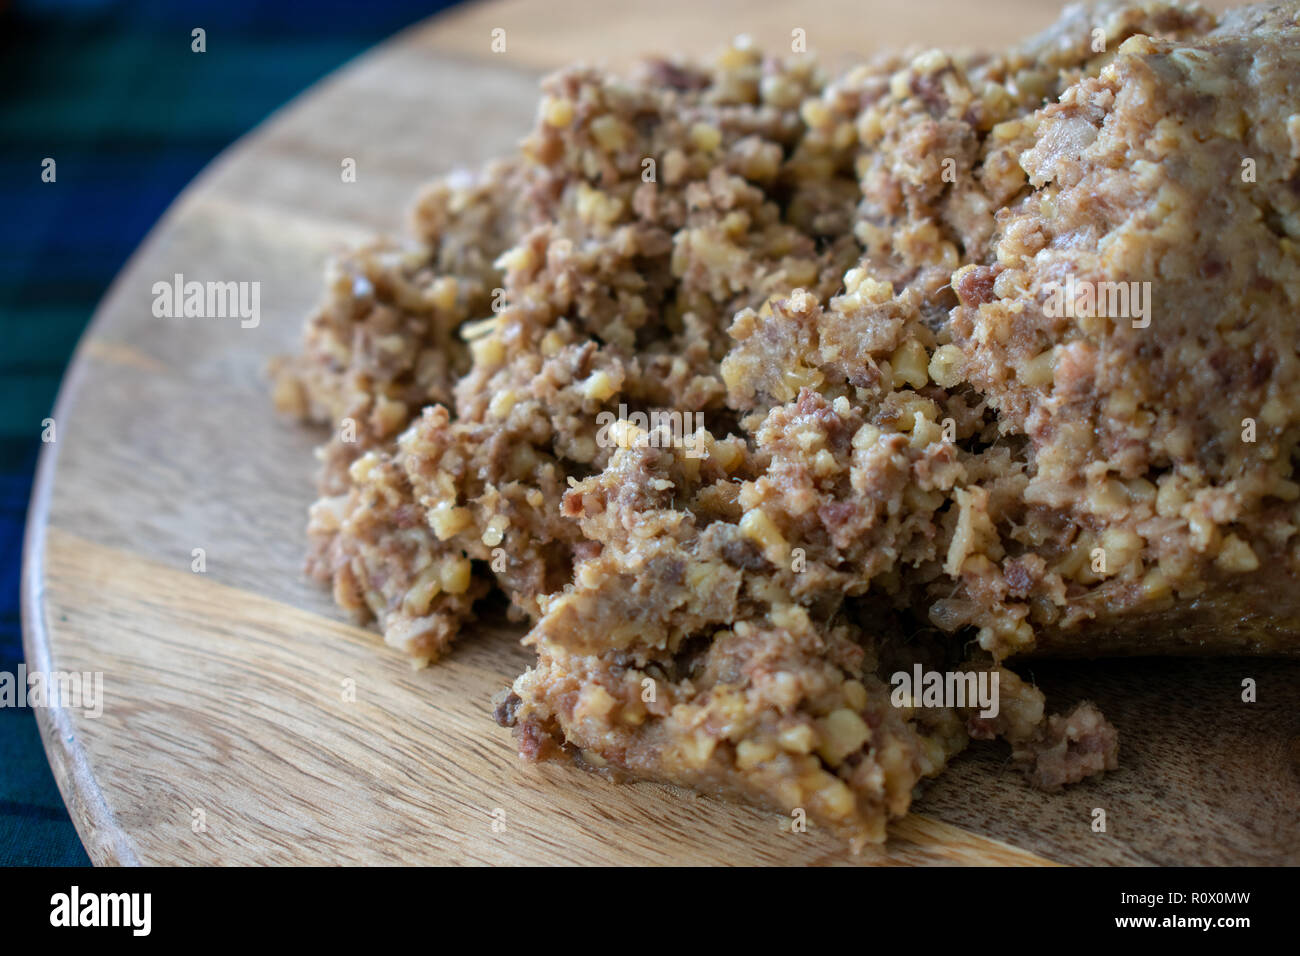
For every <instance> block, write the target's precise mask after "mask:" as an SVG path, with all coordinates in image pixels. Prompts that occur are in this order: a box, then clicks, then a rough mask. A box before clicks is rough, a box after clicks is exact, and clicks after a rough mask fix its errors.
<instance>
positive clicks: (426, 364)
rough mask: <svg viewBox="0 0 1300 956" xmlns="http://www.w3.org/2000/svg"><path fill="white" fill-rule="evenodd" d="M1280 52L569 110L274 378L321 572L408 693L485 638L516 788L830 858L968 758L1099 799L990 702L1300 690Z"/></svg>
mask: <svg viewBox="0 0 1300 956" xmlns="http://www.w3.org/2000/svg"><path fill="white" fill-rule="evenodd" d="M1298 12H1300V6H1298V5H1297V4H1296V3H1286V4H1281V5H1276V6H1258V7H1251V8H1246V9H1239V10H1235V11H1233V12H1231V13H1228V14H1226V15H1224V16H1222V17H1219V18H1216V17H1215V16H1214V15H1212V14H1210V13H1208V12H1206V11H1205V10H1203V9H1201V8H1200V7H1198V6H1191V5H1184V4H1180V3H1163V2H1150V3H1104V4H1101V5H1098V6H1093V7H1090V8H1084V7H1073V8H1070V9H1068V10H1067V11H1066V12H1065V14H1064V16H1063V18H1062V19H1061V20H1060V22H1058V23H1057V24H1056V25H1055V26H1054V27H1053V28H1052V29H1051V30H1049V31H1048V32H1047V33H1045V34H1044V35H1042V36H1039V37H1037V38H1035V39H1032V40H1030V41H1028V42H1026V43H1024V44H1023V45H1020V46H1017V47H1014V48H1012V49H1011V50H1009V51H1007V52H1004V53H999V54H966V53H946V52H942V51H938V50H930V51H925V52H921V53H918V54H912V55H905V56H883V57H878V58H876V59H873V60H871V61H870V62H868V63H866V64H864V65H861V66H857V67H855V68H853V69H851V70H849V71H848V72H847V73H845V74H844V75H842V76H839V77H838V78H835V79H828V78H827V77H826V76H824V75H823V73H822V72H821V70H820V69H819V68H818V67H817V66H816V64H815V63H814V62H813V61H812V60H811V59H810V58H808V57H807V56H806V55H802V56H795V57H792V58H789V59H785V60H782V59H779V58H774V57H765V56H762V55H761V54H760V53H759V52H758V51H757V50H755V49H752V48H751V47H750V46H749V45H748V44H746V43H744V42H738V43H737V44H735V45H733V46H732V47H731V48H729V49H726V50H725V51H723V53H722V54H721V55H720V56H719V57H718V59H717V60H716V62H714V63H713V64H712V65H695V64H691V63H686V62H677V61H667V60H655V61H650V62H647V63H645V64H643V65H642V67H641V68H640V69H639V72H638V73H637V74H636V75H635V76H634V77H633V78H631V79H626V78H621V77H617V76H613V75H609V74H607V73H604V72H600V71H596V70H592V69H583V68H575V69H569V70H565V71H563V72H561V73H559V74H557V75H555V76H552V77H550V78H549V79H547V80H546V81H545V82H544V84H543V91H544V97H543V99H542V103H541V106H540V109H539V111H538V120H537V123H536V126H535V128H534V129H533V131H532V132H531V133H530V134H529V135H528V136H527V138H526V139H525V140H524V141H523V142H522V144H521V146H520V148H519V149H518V151H517V152H516V154H515V155H513V156H511V157H509V158H507V159H506V160H504V161H502V162H500V163H497V164H494V165H490V166H488V167H487V168H486V169H484V170H482V171H480V172H478V173H458V174H455V175H453V176H451V177H449V178H446V179H443V180H441V181H438V182H436V183H435V184H433V185H432V186H430V187H429V188H427V189H426V190H425V191H424V192H423V193H422V194H421V195H420V196H419V198H418V200H417V202H416V204H415V209H414V214H413V216H412V226H411V237H410V238H409V239H408V240H406V241H403V242H393V241H387V240H385V241H377V242H375V243H373V244H371V245H369V246H366V247H363V248H360V249H357V250H355V251H354V252H352V253H350V254H348V255H346V256H344V257H342V258H340V259H339V260H338V261H337V262H335V263H334V264H333V266H332V269H331V273H330V277H329V281H328V286H327V292H326V296H325V299H324V302H323V304H322V305H321V307H320V308H319V309H318V310H317V311H316V312H315V314H313V315H312V316H311V317H310V318H309V320H308V322H307V326H306V333H305V338H304V345H303V350H302V354H301V355H300V356H298V357H296V358H293V359H289V360H285V361H282V362H280V363H279V364H278V366H277V368H276V370H275V394H276V399H277V404H278V405H279V406H281V407H282V408H283V409H285V410H287V411H289V412H292V413H294V414H296V415H298V416H301V417H302V418H305V419H307V420H310V421H313V422H318V423H322V424H325V425H328V426H330V427H331V428H332V429H333V437H332V438H331V439H330V441H329V442H328V443H327V444H326V445H325V446H324V448H323V449H322V451H321V459H322V472H321V477H320V500H319V501H318V502H317V503H316V504H315V505H314V506H313V507H312V509H311V516H310V534H311V539H312V542H313V550H312V554H311V556H310V561H309V567H310V569H311V571H312V573H313V574H315V575H317V576H318V577H320V578H321V579H322V580H325V581H329V582H330V583H331V584H332V586H333V592H334V596H335V599H336V600H337V602H338V604H339V606H340V607H342V608H343V609H345V610H346V611H348V612H350V613H352V614H353V615H355V617H356V618H357V620H359V621H373V622H375V624H376V626H377V627H378V628H379V629H380V630H381V631H382V632H383V634H384V636H385V639H386V640H387V642H388V643H389V644H390V645H392V646H394V647H395V648H398V649H400V650H401V651H404V652H405V653H407V654H409V655H411V656H412V657H413V658H416V659H417V660H419V661H421V662H428V661H432V660H434V659H436V658H437V657H438V656H439V655H441V654H443V653H445V652H446V651H447V649H448V646H449V645H450V644H451V642H452V640H453V639H454V638H455V637H457V636H458V635H460V634H462V633H464V632H465V631H466V629H467V628H466V624H467V623H468V622H469V621H471V620H472V618H473V615H474V612H475V607H476V605H477V604H478V602H480V600H481V599H483V598H485V597H486V596H487V595H489V594H490V593H492V592H498V593H500V594H501V595H503V596H504V598H505V599H506V601H507V602H508V605H509V608H510V612H511V614H512V615H513V616H514V617H515V618H517V619H518V620H520V621H526V622H527V623H528V625H529V630H528V633H527V636H526V637H525V638H524V643H525V644H526V645H527V646H528V647H530V648H531V649H532V650H534V651H535V652H536V654H537V660H536V663H535V665H534V666H533V667H531V668H529V669H528V670H527V671H526V672H525V673H524V674H523V675H522V676H520V677H519V678H518V679H517V680H516V681H515V682H514V685H513V687H512V688H511V689H510V690H509V692H508V693H507V694H504V695H503V697H502V698H501V702H500V706H499V707H498V710H497V717H498V719H499V720H500V721H501V722H502V723H504V724H507V725H510V726H512V727H513V728H514V732H515V735H516V738H517V741H518V746H519V750H520V753H521V754H522V755H523V756H524V757H526V758H529V759H542V758H547V757H552V756H568V757H570V758H572V759H575V760H577V761H578V762H579V763H580V764H582V765H583V766H585V767H588V768H591V769H598V770H603V771H606V772H609V773H612V774H615V775H618V776H620V777H629V778H633V779H652V780H659V781H667V782H672V783H676V784H681V785H686V786H691V787H696V788H699V789H701V790H704V791H708V792H715V793H724V794H729V795H733V796H735V797H738V798H740V799H743V800H748V801H752V802H757V803H760V804H763V805H766V806H770V807H773V808H777V809H780V810H782V811H786V812H789V811H791V810H793V809H795V808H803V809H804V810H806V812H807V813H808V815H809V817H810V818H811V819H813V820H814V821H817V822H819V823H821V824H823V825H827V826H830V827H832V828H834V829H835V830H837V831H839V832H841V833H843V834H845V835H846V836H847V837H849V838H850V839H851V840H853V841H855V842H861V841H866V840H873V841H878V840H881V839H883V838H884V835H885V825H886V823H887V821H888V820H889V819H891V818H895V817H897V816H899V815H901V814H903V813H905V812H906V810H907V808H908V805H909V802H910V801H911V799H912V795H913V792H914V789H915V787H916V785H917V784H918V782H920V781H921V780H922V779H923V778H925V777H927V776H930V775H933V774H935V773H937V772H939V771H940V770H941V769H942V768H943V766H944V765H945V764H946V762H947V761H948V760H950V759H951V758H952V757H953V756H954V755H955V754H957V753H958V752H959V751H961V750H962V749H963V748H964V747H966V746H967V744H968V743H969V741H970V740H971V739H973V738H974V739H990V738H995V737H1000V738H1003V739H1004V740H1006V741H1007V742H1008V743H1009V744H1010V747H1011V752H1012V755H1013V760H1014V762H1015V763H1016V764H1017V765H1019V766H1020V767H1022V768H1023V769H1024V771H1025V772H1026V773H1027V775H1028V776H1029V778H1030V780H1031V781H1032V782H1033V783H1034V784H1036V785H1038V786H1041V787H1045V788H1049V789H1052V788H1057V787H1060V786H1062V785H1064V784H1067V783H1072V782H1075V781H1078V780H1080V779H1083V778H1084V777H1086V776H1088V775H1091V774H1094V773H1097V772H1100V771H1104V770H1110V769H1114V768H1115V767H1116V765H1117V751H1118V744H1117V737H1116V733H1115V731H1114V729H1113V728H1112V727H1111V726H1110V725H1109V724H1108V723H1107V722H1106V720H1105V719H1104V718H1103V717H1102V715H1101V714H1100V713H1099V712H1098V711H1097V710H1096V708H1095V707H1093V706H1092V705H1091V704H1088V703H1086V702H1085V703H1082V704H1080V705H1078V706H1077V707H1076V708H1075V709H1074V710H1073V711H1072V712H1070V713H1068V714H1064V715H1049V714H1048V713H1047V710H1046V709H1045V702H1044V699H1043V696H1042V694H1041V693H1040V692H1039V691H1038V690H1037V689H1036V688H1034V687H1033V686H1032V685H1030V684H1028V683H1026V682H1024V681H1022V680H1021V679H1020V678H1018V677H1017V675H1016V674H1015V673H1014V672H1012V671H1011V670H1009V669H1008V667H1007V663H1008V661H1009V660H1010V659H1012V658H1021V657H1024V656H1026V655H1030V654H1067V655H1082V656H1097V655H1102V654H1117V653H1118V654H1123V653H1130V654H1131V653H1138V654H1146V653H1192V652H1199V653H1207V652H1210V653H1229V652H1231V653H1242V652H1250V653H1294V652H1296V651H1297V650H1300V641H1298V640H1297V634H1298V633H1300V626H1297V625H1298V624H1300V621H1298V615H1300V608H1298V607H1297V600H1298V599H1297V594H1300V589H1297V587H1296V582H1297V562H1298V561H1300V534H1298V533H1297V532H1298V531H1300V484H1297V482H1296V480H1295V477H1294V475H1293V462H1294V460H1295V458H1296V451H1297V439H1298V438H1300V367H1298V362H1297V354H1296V348H1295V339H1294V335H1293V332H1292V328H1293V318H1292V316H1293V314H1294V312H1295V309H1296V308H1297V305H1298V303H1297V299H1298V298H1300V246H1297V241H1300V188H1298V187H1297V183H1300V87H1297V85H1296V84H1295V83H1294V82H1292V81H1293V79H1294V77H1296V76H1300V25H1297V13H1298ZM919 667H924V668H926V669H929V670H936V671H940V672H945V673H951V672H954V671H955V672H962V673H968V674H969V675H970V676H971V677H974V676H976V675H982V676H983V677H986V678H991V677H993V676H996V677H997V683H996V685H995V686H996V687H997V688H998V696H999V706H998V707H997V708H996V714H993V713H990V712H988V711H986V710H982V709H981V708H980V707H979V706H978V705H977V704H975V703H974V702H973V701H970V700H966V701H964V702H960V703H954V702H953V701H951V700H948V701H946V702H945V703H944V705H943V706H926V705H925V701H922V700H921V699H920V698H919V696H908V695H907V694H904V695H902V697H901V699H900V696H899V695H898V693H896V692H895V690H894V689H893V688H892V687H891V680H890V675H892V674H894V673H896V672H899V671H903V672H910V671H911V669H913V668H919ZM991 682H992V681H991V680H990V683H991Z"/></svg>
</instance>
